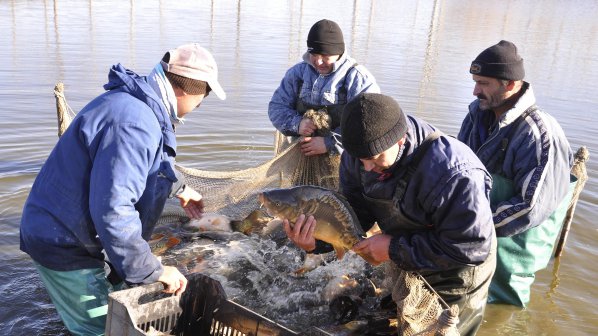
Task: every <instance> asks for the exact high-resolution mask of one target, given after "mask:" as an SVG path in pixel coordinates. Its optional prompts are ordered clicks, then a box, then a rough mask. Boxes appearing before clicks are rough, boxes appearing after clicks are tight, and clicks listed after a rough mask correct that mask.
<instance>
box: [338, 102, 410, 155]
mask: <svg viewBox="0 0 598 336" xmlns="http://www.w3.org/2000/svg"><path fill="white" fill-rule="evenodd" d="M406 133H407V118H406V117H405V114H404V113H403V111H402V110H401V107H400V106H399V103H397V102H396V101H395V100H394V99H393V98H391V97H389V96H385V95H383V94H379V93H361V94H359V95H358V96H356V97H355V98H353V99H352V100H351V101H350V102H349V103H347V105H345V108H344V110H343V115H342V118H341V134H342V142H343V147H344V148H345V150H346V151H347V152H348V153H349V154H350V155H351V156H353V157H356V158H369V157H372V156H375V155H378V154H380V153H382V152H384V151H385V150H387V149H389V148H390V147H392V146H393V145H394V144H396V143H397V142H398V141H399V140H400V139H401V138H402V137H403V136H405V134H406Z"/></svg>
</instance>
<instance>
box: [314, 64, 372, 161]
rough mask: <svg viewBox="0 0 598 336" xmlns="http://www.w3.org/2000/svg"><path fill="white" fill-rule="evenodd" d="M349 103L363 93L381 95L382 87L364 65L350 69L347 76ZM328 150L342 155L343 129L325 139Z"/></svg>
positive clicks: (338, 129) (333, 132) (335, 131)
mask: <svg viewBox="0 0 598 336" xmlns="http://www.w3.org/2000/svg"><path fill="white" fill-rule="evenodd" d="M346 76H347V80H346V81H343V82H344V83H347V103H348V102H349V101H351V100H352V99H353V98H355V97H356V96H357V95H359V94H360V93H362V92H368V93H380V87H379V86H378V84H377V83H376V79H375V78H374V76H373V75H372V74H371V73H370V72H369V71H368V70H367V69H366V68H365V67H364V66H362V65H357V66H355V67H354V68H350V69H349V71H348V72H347V74H346ZM324 142H325V144H326V149H327V150H328V152H329V153H335V154H336V153H340V152H341V151H342V150H341V149H342V135H341V128H340V126H338V127H337V128H335V129H334V130H332V134H331V135H329V136H327V137H325V138H324Z"/></svg>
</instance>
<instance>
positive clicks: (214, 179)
mask: <svg viewBox="0 0 598 336" xmlns="http://www.w3.org/2000/svg"><path fill="white" fill-rule="evenodd" d="M63 89H64V86H63V85H62V83H59V84H57V85H56V87H55V89H54V94H55V97H56V107H57V113H58V124H59V125H58V129H59V132H58V135H59V136H61V135H62V133H63V132H64V131H65V130H66V128H67V127H68V125H69V123H70V122H71V120H72V119H73V117H74V116H75V113H73V111H72V109H71V108H70V107H69V106H68V104H67V103H66V99H65V96H64V91H63ZM308 115H309V114H308ZM316 115H317V113H316ZM319 117H321V115H320V116H319ZM317 118H318V116H316V117H314V122H315V123H316V125H318V127H321V130H322V131H323V132H325V131H326V130H325V127H326V124H325V122H324V123H320V122H319V121H317V120H316V119H317ZM274 142H275V143H274V148H275V149H274V153H273V158H272V159H270V160H269V161H267V162H265V163H263V164H261V165H259V166H257V167H253V168H248V169H244V170H238V171H206V170H200V169H193V168H187V167H183V166H180V165H177V169H178V170H179V171H180V172H181V173H182V174H183V175H184V176H185V182H186V183H187V184H188V185H189V186H191V187H192V188H193V189H195V190H197V191H199V192H200V193H201V194H202V195H203V197H204V203H205V206H206V208H205V212H213V213H218V214H222V215H225V216H228V217H230V218H231V219H236V220H241V219H244V218H245V217H246V216H248V215H249V214H250V213H251V212H252V211H254V210H255V209H258V208H259V207H260V204H259V201H258V197H257V194H258V193H260V192H261V191H263V190H266V189H271V188H286V187H291V186H294V185H317V186H321V187H325V188H328V189H332V190H338V186H339V178H338V169H339V162H340V156H339V155H326V154H325V155H318V156H312V157H306V156H305V155H303V154H302V153H301V148H300V146H301V144H300V142H299V139H298V138H296V137H286V136H284V135H282V134H281V133H279V132H276V136H275V141H274ZM186 220H188V218H187V216H186V215H185V212H184V211H183V210H182V208H181V207H180V205H179V204H178V201H176V200H169V202H168V203H167V204H166V206H165V209H164V211H163V213H162V216H161V217H160V220H159V221H158V226H160V225H163V224H171V223H175V222H184V221H186ZM388 274H390V275H391V276H390V277H389V279H390V281H391V282H392V283H393V284H392V286H391V287H392V296H393V299H394V300H395V301H396V302H397V304H398V312H399V314H398V315H399V321H400V322H401V323H399V334H400V335H457V334H458V333H457V332H456V326H455V325H456V322H455V319H454V316H456V315H455V314H457V315H458V313H457V312H455V311H454V309H445V308H443V307H442V306H441V305H440V303H439V299H440V297H439V296H438V295H437V294H435V293H434V292H431V291H430V290H428V289H427V287H426V284H425V282H424V281H422V280H423V279H422V278H421V277H419V276H418V275H416V274H413V273H407V272H402V271H400V270H398V269H397V268H396V267H394V268H392V267H391V268H389V272H388ZM401 312H402V313H401Z"/></svg>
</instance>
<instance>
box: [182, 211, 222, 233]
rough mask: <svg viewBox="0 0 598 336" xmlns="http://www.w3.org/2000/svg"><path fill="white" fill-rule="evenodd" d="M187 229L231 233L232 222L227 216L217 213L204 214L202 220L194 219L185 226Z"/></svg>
mask: <svg viewBox="0 0 598 336" xmlns="http://www.w3.org/2000/svg"><path fill="white" fill-rule="evenodd" d="M184 228H185V229H190V230H193V231H201V232H203V231H226V232H231V231H232V228H231V220H230V218H228V217H227V216H224V215H220V214H217V213H204V214H203V215H202V216H201V217H200V218H194V219H192V220H190V221H189V222H188V223H187V224H185V225H184Z"/></svg>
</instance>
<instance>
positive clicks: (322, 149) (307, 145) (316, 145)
mask: <svg viewBox="0 0 598 336" xmlns="http://www.w3.org/2000/svg"><path fill="white" fill-rule="evenodd" d="M327 151H328V150H327V149H326V143H325V142H324V138H323V137H305V138H303V139H302V140H301V152H302V153H303V154H305V156H314V155H319V154H324V153H326V152H327Z"/></svg>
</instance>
